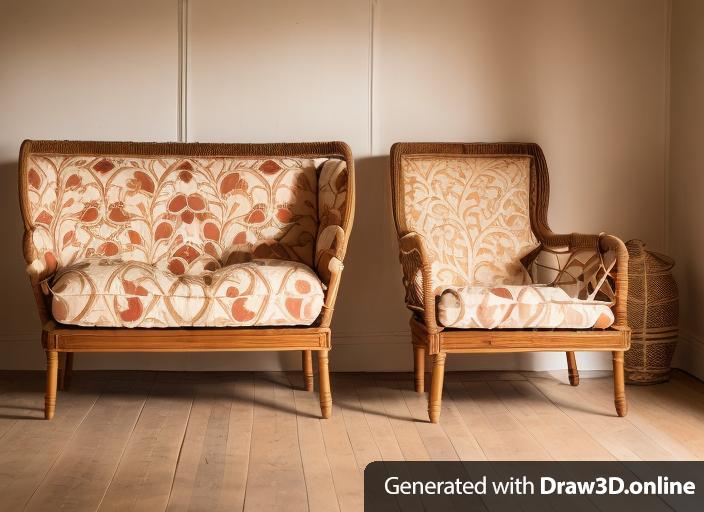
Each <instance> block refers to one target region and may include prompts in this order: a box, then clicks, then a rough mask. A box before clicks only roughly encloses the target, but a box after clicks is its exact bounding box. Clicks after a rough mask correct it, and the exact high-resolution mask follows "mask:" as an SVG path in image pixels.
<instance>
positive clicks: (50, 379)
mask: <svg viewBox="0 0 704 512" xmlns="http://www.w3.org/2000/svg"><path fill="white" fill-rule="evenodd" d="M58 372H59V354H58V352H56V351H55V350H47V351H46V395H45V396H44V418H46V419H47V420H50V419H51V418H53V417H54V411H55V410H56V381H57V377H58Z"/></svg>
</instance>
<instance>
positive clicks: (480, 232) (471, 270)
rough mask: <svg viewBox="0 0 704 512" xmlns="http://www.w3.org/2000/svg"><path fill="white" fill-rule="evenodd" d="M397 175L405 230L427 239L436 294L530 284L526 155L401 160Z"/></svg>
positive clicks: (532, 244)
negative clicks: (524, 259)
mask: <svg viewBox="0 0 704 512" xmlns="http://www.w3.org/2000/svg"><path fill="white" fill-rule="evenodd" d="M401 169H402V176H403V179H402V181H401V187H402V192H401V193H402V200H403V208H404V220H405V229H404V230H405V231H412V232H416V233H418V234H420V235H421V236H422V237H423V238H424V239H425V243H426V244H427V249H428V250H429V252H430V258H431V261H432V282H433V289H434V291H435V292H436V293H439V292H441V291H442V290H443V289H444V288H446V287H448V286H456V287H462V286H470V285H476V284H480V285H497V284H524V283H527V282H530V281H529V278H528V276H527V274H526V273H525V271H524V269H523V267H522V265H521V263H520V259H521V258H522V257H523V256H525V255H526V254H527V253H529V252H530V251H531V250H533V249H534V248H535V247H536V246H537V241H536V238H535V236H534V235H533V232H532V230H531V225H530V217H529V213H528V200H529V188H530V173H531V158H530V157H529V156H505V157H482V156H463V155H456V156H452V155H450V156H439V155H404V156H403V157H402V158H401Z"/></svg>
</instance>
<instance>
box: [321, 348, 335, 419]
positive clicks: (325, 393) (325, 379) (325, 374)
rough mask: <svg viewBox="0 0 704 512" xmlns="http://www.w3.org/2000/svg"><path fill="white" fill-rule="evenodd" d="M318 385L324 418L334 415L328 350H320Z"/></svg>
mask: <svg viewBox="0 0 704 512" xmlns="http://www.w3.org/2000/svg"><path fill="white" fill-rule="evenodd" d="M318 379H319V381H318V385H319V388H320V389H319V392H320V412H321V413H322V415H323V418H326V419H327V418H329V417H330V416H332V393H330V371H329V369H328V350H319V351H318Z"/></svg>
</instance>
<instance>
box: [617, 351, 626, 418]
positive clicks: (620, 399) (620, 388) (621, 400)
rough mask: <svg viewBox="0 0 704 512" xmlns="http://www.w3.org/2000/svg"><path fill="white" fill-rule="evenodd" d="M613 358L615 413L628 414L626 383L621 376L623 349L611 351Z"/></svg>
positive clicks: (621, 415)
mask: <svg viewBox="0 0 704 512" xmlns="http://www.w3.org/2000/svg"><path fill="white" fill-rule="evenodd" d="M613 360H614V404H615V405H616V414H618V415H619V416H620V417H623V416H625V415H626V414H628V402H626V383H625V380H624V377H623V351H622V350H619V351H616V352H613Z"/></svg>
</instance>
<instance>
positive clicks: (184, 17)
mask: <svg viewBox="0 0 704 512" xmlns="http://www.w3.org/2000/svg"><path fill="white" fill-rule="evenodd" d="M177 123H178V126H177V127H176V131H177V133H178V141H179V142H188V0H178V119H177Z"/></svg>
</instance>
